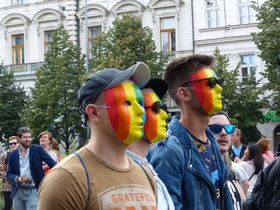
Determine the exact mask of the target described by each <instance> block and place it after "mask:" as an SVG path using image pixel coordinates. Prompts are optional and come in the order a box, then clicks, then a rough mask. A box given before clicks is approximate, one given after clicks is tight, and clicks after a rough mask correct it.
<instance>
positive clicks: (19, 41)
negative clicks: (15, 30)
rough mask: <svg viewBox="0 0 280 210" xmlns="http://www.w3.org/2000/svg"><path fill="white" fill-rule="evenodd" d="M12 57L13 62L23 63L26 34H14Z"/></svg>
mask: <svg viewBox="0 0 280 210" xmlns="http://www.w3.org/2000/svg"><path fill="white" fill-rule="evenodd" d="M12 50H13V54H12V59H13V64H23V63H24V35H23V34H19V35H14V36H12Z"/></svg>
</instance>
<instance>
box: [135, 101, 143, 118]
mask: <svg viewBox="0 0 280 210" xmlns="http://www.w3.org/2000/svg"><path fill="white" fill-rule="evenodd" d="M135 111H136V114H137V115H138V116H140V115H143V114H144V113H145V110H144V108H143V107H142V106H141V104H139V103H136V106H135Z"/></svg>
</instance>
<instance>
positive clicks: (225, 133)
mask: <svg viewBox="0 0 280 210" xmlns="http://www.w3.org/2000/svg"><path fill="white" fill-rule="evenodd" d="M220 135H221V136H224V135H228V134H227V132H226V131H225V129H224V128H222V130H221V132H220Z"/></svg>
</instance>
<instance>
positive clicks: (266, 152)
mask: <svg viewBox="0 0 280 210" xmlns="http://www.w3.org/2000/svg"><path fill="white" fill-rule="evenodd" d="M257 144H258V145H259V146H260V147H261V151H262V156H263V159H264V162H266V163H267V164H269V163H271V162H272V161H273V160H274V159H275V156H274V154H273V153H272V152H271V151H270V149H271V140H270V139H268V138H261V139H260V140H259V141H258V142H257Z"/></svg>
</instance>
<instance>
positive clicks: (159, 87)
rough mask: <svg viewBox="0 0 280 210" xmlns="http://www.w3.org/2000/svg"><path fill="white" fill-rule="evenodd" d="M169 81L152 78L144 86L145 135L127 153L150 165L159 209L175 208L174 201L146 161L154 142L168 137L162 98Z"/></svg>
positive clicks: (139, 162)
mask: <svg viewBox="0 0 280 210" xmlns="http://www.w3.org/2000/svg"><path fill="white" fill-rule="evenodd" d="M167 87H168V86H167V83H166V82H165V81H164V80H162V79H151V80H150V81H149V82H148V84H146V85H145V87H143V88H142V93H143V96H144V108H145V112H146V120H145V125H144V136H143V137H142V138H141V139H139V140H138V141H135V142H133V143H131V144H130V145H129V146H128V151H127V154H128V155H129V156H130V157H131V158H132V159H133V160H134V161H135V162H137V163H138V164H141V165H143V166H148V167H150V169H151V171H152V172H153V174H154V177H155V180H156V183H157V192H158V209H160V210H174V209H175V208H174V204H173V201H172V199H171V197H170V195H169V193H168V191H167V189H166V187H165V185H164V183H163V182H162V181H161V180H160V179H159V177H158V175H157V173H156V172H155V171H154V169H153V167H152V166H151V165H150V164H149V163H148V162H147V161H146V159H145V156H146V153H147V151H148V149H149V147H150V146H151V144H152V143H155V142H157V141H159V140H161V139H163V138H165V137H166V127H167V124H166V119H167V117H168V116H167V113H166V112H165V110H164V107H163V104H162V102H161V99H162V98H163V96H164V95H165V94H166V92H167Z"/></svg>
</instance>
